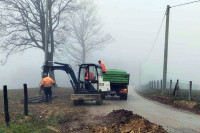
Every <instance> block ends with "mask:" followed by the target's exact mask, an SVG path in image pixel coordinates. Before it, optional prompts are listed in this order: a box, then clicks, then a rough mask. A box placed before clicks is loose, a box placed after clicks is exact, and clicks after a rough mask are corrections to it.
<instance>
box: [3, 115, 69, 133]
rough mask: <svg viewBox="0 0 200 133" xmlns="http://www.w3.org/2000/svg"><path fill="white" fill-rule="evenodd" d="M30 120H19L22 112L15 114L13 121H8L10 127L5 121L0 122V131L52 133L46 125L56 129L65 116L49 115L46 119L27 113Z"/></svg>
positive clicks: (6, 132)
mask: <svg viewBox="0 0 200 133" xmlns="http://www.w3.org/2000/svg"><path fill="white" fill-rule="evenodd" d="M29 117H30V118H31V120H28V121H21V122H20V119H21V120H22V118H23V115H22V114H17V117H16V119H15V121H12V122H11V123H10V127H7V126H6V124H5V123H0V133H53V132H54V131H51V130H50V129H48V128H47V126H53V127H55V128H56V129H60V127H61V124H60V121H64V120H65V118H66V116H65V115H59V116H54V115H51V116H50V118H49V119H48V120H45V119H43V118H39V116H37V115H29Z"/></svg>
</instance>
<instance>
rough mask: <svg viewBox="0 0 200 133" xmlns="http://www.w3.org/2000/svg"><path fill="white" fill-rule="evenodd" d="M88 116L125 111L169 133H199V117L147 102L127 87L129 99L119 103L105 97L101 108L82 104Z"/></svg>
mask: <svg viewBox="0 0 200 133" xmlns="http://www.w3.org/2000/svg"><path fill="white" fill-rule="evenodd" d="M84 106H86V108H87V109H88V110H89V112H90V114H92V115H93V116H96V115H105V114H108V113H109V112H111V111H112V110H115V109H127V110H131V111H133V112H134V113H135V114H138V115H141V116H143V117H144V118H146V119H148V120H149V121H151V122H153V123H156V124H158V125H161V126H163V127H164V128H165V129H166V130H167V131H168V132H170V133H200V116H199V115H195V114H192V113H190V112H187V111H182V110H179V109H174V108H172V107H170V106H167V105H163V104H160V103H158V102H155V101H150V100H147V99H145V98H143V97H141V96H139V95H138V94H137V93H136V92H135V91H134V89H133V87H129V98H128V100H127V101H120V100H119V98H118V97H107V98H106V100H104V102H103V104H102V105H101V106H96V105H94V104H93V103H88V102H86V103H84Z"/></svg>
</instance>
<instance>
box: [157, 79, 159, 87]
mask: <svg viewBox="0 0 200 133" xmlns="http://www.w3.org/2000/svg"><path fill="white" fill-rule="evenodd" d="M157 89H159V80H157Z"/></svg>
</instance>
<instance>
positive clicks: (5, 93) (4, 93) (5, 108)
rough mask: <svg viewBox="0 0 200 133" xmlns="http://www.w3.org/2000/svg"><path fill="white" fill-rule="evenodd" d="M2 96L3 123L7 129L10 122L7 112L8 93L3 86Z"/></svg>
mask: <svg viewBox="0 0 200 133" xmlns="http://www.w3.org/2000/svg"><path fill="white" fill-rule="evenodd" d="M3 96H4V114H5V122H6V124H7V127H9V126H10V125H9V122H10V116H9V111H8V91H7V86H6V85H4V86H3Z"/></svg>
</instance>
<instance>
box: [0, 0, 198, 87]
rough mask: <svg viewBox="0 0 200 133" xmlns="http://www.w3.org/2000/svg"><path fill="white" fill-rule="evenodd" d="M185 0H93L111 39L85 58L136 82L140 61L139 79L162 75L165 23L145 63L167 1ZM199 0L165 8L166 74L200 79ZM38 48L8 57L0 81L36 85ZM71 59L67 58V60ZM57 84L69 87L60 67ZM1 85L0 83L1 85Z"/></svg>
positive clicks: (39, 61) (0, 68) (178, 1)
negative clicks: (120, 71)
mask: <svg viewBox="0 0 200 133" xmlns="http://www.w3.org/2000/svg"><path fill="white" fill-rule="evenodd" d="M185 2H190V1H189V0H176V1H174V0H162V1H160V0H154V1H150V0H95V3H96V5H97V6H98V10H99V12H98V13H99V14H98V15H99V16H100V17H101V20H102V22H103V24H104V30H105V32H108V33H110V34H111V35H112V36H113V38H114V39H115V41H113V42H112V43H111V44H108V45H106V47H105V48H104V49H103V50H101V51H96V52H95V53H93V56H92V57H91V58H89V60H88V62H95V63H97V61H98V60H102V61H103V62H104V63H105V65H106V67H107V68H108V69H110V68H116V69H125V70H127V72H129V73H130V74H131V84H133V85H138V81H139V80H138V79H139V70H140V69H139V65H140V63H142V83H146V82H148V81H149V80H157V79H161V78H162V69H163V54H164V53H163V51H164V37H165V22H164V23H163V26H162V30H161V33H160V35H159V38H158V40H157V43H156V45H155V47H154V49H153V51H152V53H151V55H150V57H149V58H148V60H147V62H144V61H145V59H146V57H147V55H148V53H149V51H150V49H151V47H152V45H153V42H154V40H155V37H156V34H157V32H158V29H159V26H160V24H161V20H162V18H163V15H164V13H165V11H166V7H167V5H171V6H172V5H177V4H181V3H185ZM199 12H200V2H199V3H195V4H191V5H187V6H182V7H177V8H172V9H171V13H170V30H169V56H168V57H169V58H168V79H173V80H176V79H180V80H183V81H190V80H192V81H195V83H196V84H200V71H199V68H200V59H199V57H200V52H199V51H200V37H199V35H200V14H199ZM43 60H44V55H43V52H42V51H40V50H38V49H32V50H28V51H26V52H25V53H23V54H22V53H20V54H16V55H14V56H11V57H10V58H9V60H8V63H7V64H6V65H4V66H0V73H1V76H0V86H3V85H8V88H22V86H23V83H28V86H29V87H38V86H39V82H40V80H41V65H42V64H43ZM66 63H68V64H70V62H66ZM56 77H57V83H58V85H60V86H68V85H69V84H68V77H67V76H66V75H65V73H64V72H56ZM0 88H2V87H0Z"/></svg>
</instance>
